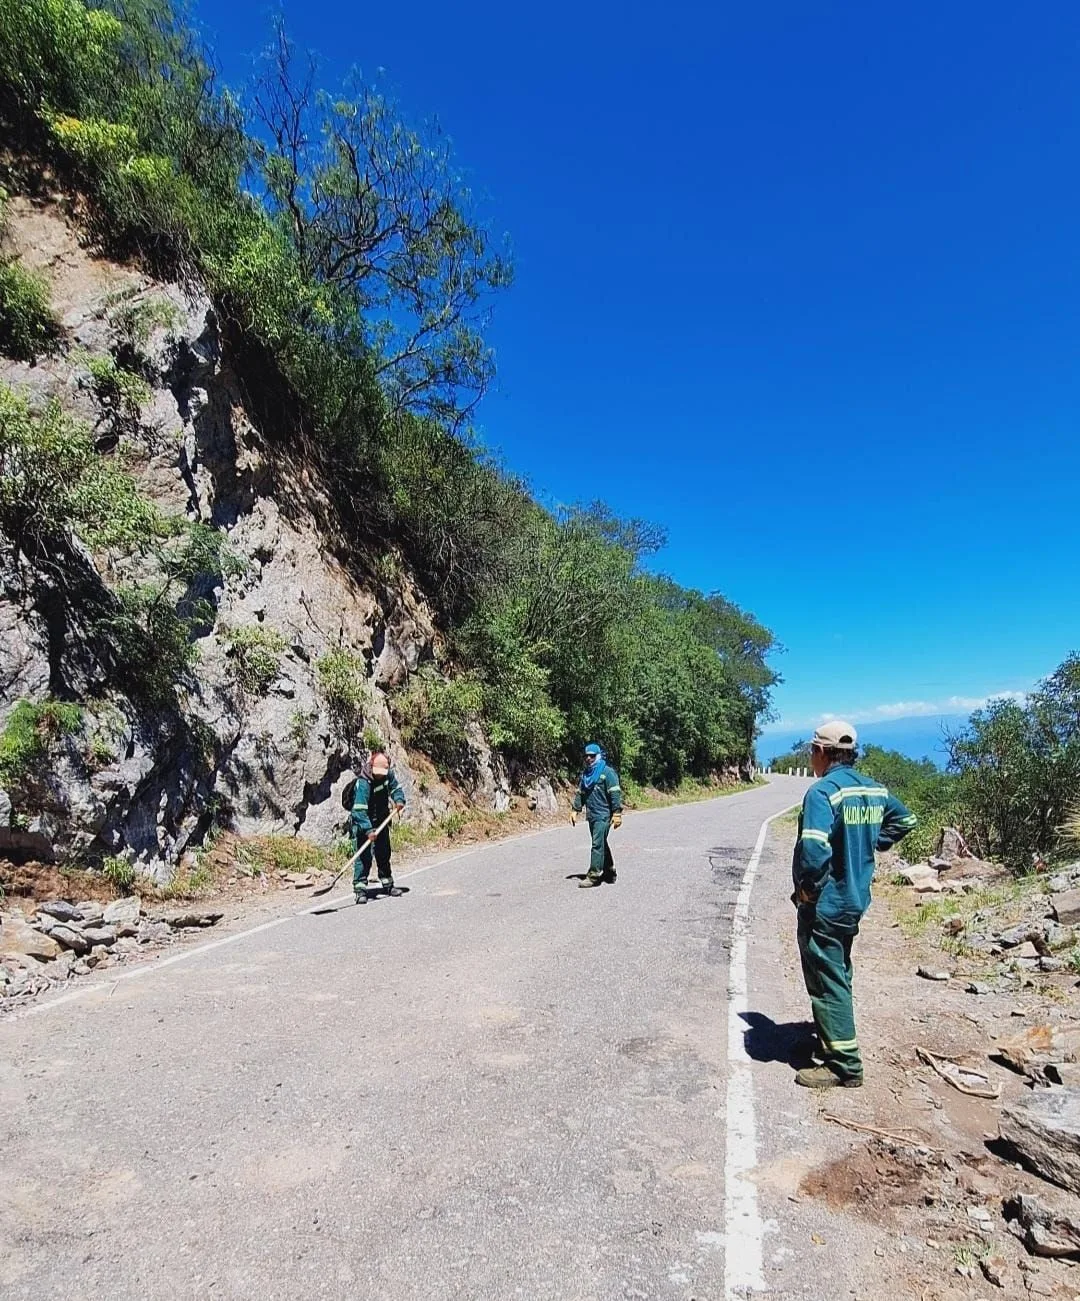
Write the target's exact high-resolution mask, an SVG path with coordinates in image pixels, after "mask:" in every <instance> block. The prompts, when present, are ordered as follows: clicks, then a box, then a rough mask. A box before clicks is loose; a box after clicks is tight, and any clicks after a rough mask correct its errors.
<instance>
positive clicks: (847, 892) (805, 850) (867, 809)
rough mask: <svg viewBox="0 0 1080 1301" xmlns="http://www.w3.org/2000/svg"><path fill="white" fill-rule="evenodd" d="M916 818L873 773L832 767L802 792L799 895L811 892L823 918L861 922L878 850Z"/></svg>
mask: <svg viewBox="0 0 1080 1301" xmlns="http://www.w3.org/2000/svg"><path fill="white" fill-rule="evenodd" d="M917 821H918V819H917V818H916V816H915V814H914V813H912V812H910V810H908V809H906V808H905V807H904V806H903V804H901V803H900V801H899V800H898V799H897V798H896V796H895V795H890V794H889V792H888V791H887V790H886V789H885V787H884V786H881V785H879V784H878V783H877V782H876V781H875V780H874V779H873V778H872V777H867V776H866V775H865V774H864V773H861V772H858V771H856V769H854V768H848V767H845V766H843V765H839V764H838V765H837V766H836V767H835V768H830V769H829V771H828V772H827V773H826V774H825V776H824V777H822V778H820V780H818V781H816V782H815V783H814V784H813V786H811V787H810V789H809V790H808V791H807V792H806V795H805V796H804V797H803V803H802V812H801V813H800V814H799V838H798V840H797V841H796V842H795V853H794V856H793V858H792V863H791V875H792V879H793V880H794V883H795V891H796V895H798V893H799V891H803V892H805V893H806V894H808V895H810V896H811V897H812V898H813V899H814V901H815V904H816V906H817V909H818V912H819V913H821V914H822V915H823V916H825V917H828V918H831V919H832V920H834V921H836V922H839V923H842V924H844V925H852V926H855V925H858V922H859V918H860V917H862V915H863V913H864V912H866V910H867V908H869V906H870V881H871V879H872V877H873V875H874V865H875V860H874V851H875V850H877V849H888V848H889V847H890V846H891V845H895V844H896V843H897V842H898V841H900V840H902V839H903V838H904V836H906V835H907V833H908V832H909V831H911V830H912V829H913V828H914V826H915V825H916V823H917Z"/></svg>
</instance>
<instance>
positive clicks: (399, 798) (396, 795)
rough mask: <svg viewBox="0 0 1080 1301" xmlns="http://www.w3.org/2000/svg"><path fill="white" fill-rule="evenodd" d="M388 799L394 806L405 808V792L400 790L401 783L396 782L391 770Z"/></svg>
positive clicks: (395, 776) (395, 775)
mask: <svg viewBox="0 0 1080 1301" xmlns="http://www.w3.org/2000/svg"><path fill="white" fill-rule="evenodd" d="M390 798H391V800H393V802H394V803H395V804H400V805H401V807H402V808H404V807H405V792H404V791H403V790H402V789H401V782H399V781H398V779H397V774H396V773H395V772H394V770H393V768H391V769H390Z"/></svg>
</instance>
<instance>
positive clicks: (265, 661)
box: [221, 624, 289, 696]
mask: <svg viewBox="0 0 1080 1301" xmlns="http://www.w3.org/2000/svg"><path fill="white" fill-rule="evenodd" d="M221 635H222V638H223V640H224V641H225V643H226V645H227V646H228V648H229V650H228V656H229V670H230V673H231V675H232V679H233V681H234V682H235V683H236V685H237V686H238V687H239V688H240V690H241V691H242V692H243V693H244V695H246V696H265V695H266V693H267V691H269V690H270V687H271V686H272V685H273V682H274V679H275V678H276V677H277V675H278V673H279V672H280V670H281V656H282V653H283V652H284V651H285V650H287V649H288V645H289V643H288V642H287V641H286V639H285V638H284V637H283V636H282V635H281V633H279V632H275V631H274V630H273V629H272V628H263V627H261V626H260V625H259V624H250V625H248V626H247V627H244V628H225V629H223V630H222V634H221Z"/></svg>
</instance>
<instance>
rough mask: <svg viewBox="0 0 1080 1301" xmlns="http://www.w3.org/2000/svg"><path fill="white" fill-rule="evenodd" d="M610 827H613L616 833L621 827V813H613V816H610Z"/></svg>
mask: <svg viewBox="0 0 1080 1301" xmlns="http://www.w3.org/2000/svg"><path fill="white" fill-rule="evenodd" d="M611 825H612V827H613V828H614V829H615V830H616V831H618V829H619V828H620V827H621V826H622V814H621V813H613V814H612V815H611Z"/></svg>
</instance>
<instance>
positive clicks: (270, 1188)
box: [0, 778, 806, 1301]
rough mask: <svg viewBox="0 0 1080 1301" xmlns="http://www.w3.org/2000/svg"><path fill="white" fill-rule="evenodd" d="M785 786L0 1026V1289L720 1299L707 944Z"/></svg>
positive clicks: (712, 947) (552, 835) (710, 949)
mask: <svg viewBox="0 0 1080 1301" xmlns="http://www.w3.org/2000/svg"><path fill="white" fill-rule="evenodd" d="M805 786H806V783H805V782H802V781H798V780H797V779H794V778H776V779H774V780H773V782H772V784H771V785H770V786H769V787H767V788H760V789H757V790H754V791H750V792H747V793H745V794H741V795H737V796H730V797H727V798H724V799H720V800H715V801H710V802H708V803H703V804H695V805H688V806H683V807H679V808H672V809H665V810H660V811H657V812H653V813H646V814H636V815H633V814H632V815H630V816H628V817H627V819H626V822H625V824H624V826H623V828H622V829H621V831H619V832H616V833H614V835H613V845H614V849H615V854H616V862H617V866H618V868H619V881H618V884H617V885H615V886H613V887H608V886H605V887H603V888H602V889H599V890H590V891H584V890H578V889H577V888H576V887H577V882H576V880H570V879H567V877H568V874H571V873H576V872H579V871H581V870H582V869H583V865H584V864H585V863H586V861H587V855H588V836H587V832H586V831H585V829H584V828H583V827H582V826H580V825H579V827H578V828H577V830H576V831H572V830H571V829H570V828H569V827H563V828H558V829H555V830H551V831H547V832H543V833H541V834H539V835H534V836H530V837H525V838H522V839H519V840H516V841H511V842H504V843H502V844H497V845H491V846H488V847H485V848H483V849H480V850H478V851H476V852H474V853H471V854H468V855H466V856H463V857H460V858H458V859H457V860H456V861H448V862H443V863H436V864H434V865H433V866H425V867H423V868H422V870H420V871H418V872H416V873H415V874H414V875H412V876H411V877H404V876H403V877H402V878H401V883H402V884H403V885H408V886H409V887H411V888H410V890H409V893H408V894H406V895H404V896H403V897H402V898H400V899H379V900H378V901H377V902H374V903H371V904H369V905H368V906H367V907H366V908H363V909H360V908H353V907H351V906H349V907H345V908H343V909H341V910H340V911H337V912H335V913H333V914H330V915H325V916H311V915H298V916H296V917H295V918H293V919H292V920H290V921H288V922H287V923H286V924H284V925H280V926H277V927H275V928H273V929H270V930H266V931H263V932H262V933H258V934H252V935H250V936H246V937H245V938H242V939H240V940H238V941H237V942H236V943H233V944H229V945H226V946H223V947H220V948H216V949H211V950H209V951H206V952H202V953H199V954H197V955H195V956H193V957H192V958H191V959H190V960H189V961H186V962H181V963H179V964H176V965H173V966H169V967H164V968H162V969H160V970H151V971H149V972H148V974H146V975H145V976H140V977H139V978H136V979H132V980H128V981H125V982H122V983H120V984H118V985H117V986H116V987H115V988H112V989H111V992H110V989H106V990H102V991H99V992H96V993H91V994H89V995H87V996H86V997H85V998H82V999H80V1000H77V1001H74V1002H69V1003H65V1004H62V1005H58V1006H55V1007H53V1008H50V1009H48V1010H46V1011H44V1012H43V1013H42V1014H40V1015H35V1016H32V1017H29V1018H25V1019H21V1020H14V1021H12V1020H9V1021H7V1022H6V1023H2V1024H0V1152H2V1174H0V1295H2V1296H3V1297H4V1298H6V1299H7V1301H14V1299H15V1298H23V1297H27V1298H29V1297H32V1298H35V1299H36V1301H40V1299H41V1298H89V1297H109V1298H116V1299H118V1301H120V1299H124V1298H140V1299H143V1301H149V1299H156V1298H162V1299H164V1298H169V1299H170V1301H174V1299H175V1298H189V1297H190V1298H195V1297H199V1298H203V1297H225V1298H238V1299H239V1298H244V1299H245V1301H246V1299H247V1298H287V1299H289V1301H292V1299H293V1298H324V1297H325V1298H386V1299H387V1301H412V1299H413V1298H416V1299H417V1301H419V1299H421V1298H423V1301H441V1299H442V1298H458V1297H460V1298H479V1299H483V1301H489V1299H490V1301H502V1299H503V1298H512V1297H523V1298H526V1299H527V1301H535V1299H537V1298H558V1301H577V1299H580V1301H584V1299H585V1298H594V1299H596V1301H608V1299H609V1298H620V1299H622V1298H632V1297H640V1298H654V1297H655V1298H669V1297H670V1298H682V1299H683V1301H686V1299H688V1298H697V1299H698V1301H702V1299H703V1298H715V1297H722V1296H723V1282H722V1280H723V1255H724V1253H723V1249H722V1244H723V1231H724V1225H723V1223H722V1218H723V1207H724V1188H723V1168H724V1116H723V1111H724V1099H725V1079H726V1073H725V1072H726V1062H725V1059H726V1053H727V976H728V952H727V945H726V940H727V937H728V932H729V928H730V916H731V911H732V905H733V902H734V898H735V895H736V893H737V890H738V886H739V883H740V881H741V878H742V874H743V871H744V869H745V866H746V862H747V860H748V858H749V856H750V852H751V850H752V848H753V845H754V842H755V839H756V837H757V833H758V830H759V827H760V825H761V823H762V821H763V819H764V818H766V817H768V816H769V815H770V814H773V813H775V812H777V811H779V810H780V809H782V808H784V807H786V806H787V805H790V804H791V803H793V802H794V801H796V800H797V799H798V798H799V797H800V796H801V793H802V791H803V790H804V789H805Z"/></svg>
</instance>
